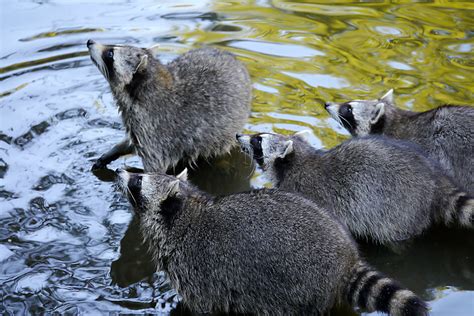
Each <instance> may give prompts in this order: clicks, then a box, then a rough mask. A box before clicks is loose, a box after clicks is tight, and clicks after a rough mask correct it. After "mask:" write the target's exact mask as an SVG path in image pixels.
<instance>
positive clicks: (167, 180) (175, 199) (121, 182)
mask: <svg viewBox="0 0 474 316" xmlns="http://www.w3.org/2000/svg"><path fill="white" fill-rule="evenodd" d="M187 172H188V170H187V169H184V171H183V172H181V173H180V174H179V175H178V176H176V177H174V176H170V175H166V174H159V173H150V174H139V173H130V172H128V171H125V170H122V169H118V170H117V171H116V174H117V180H116V181H117V185H118V187H119V188H120V190H121V191H122V192H123V193H124V194H125V195H126V196H127V198H128V200H129V201H130V204H132V206H133V208H134V210H135V213H137V214H139V215H142V216H152V217H156V215H161V216H162V218H164V219H166V218H169V217H172V216H174V215H175V214H176V213H177V212H178V211H179V210H180V208H181V206H182V202H183V197H182V188H183V187H184V186H186V185H187V177H188V173H187Z"/></svg>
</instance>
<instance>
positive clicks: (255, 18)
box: [178, 1, 474, 147]
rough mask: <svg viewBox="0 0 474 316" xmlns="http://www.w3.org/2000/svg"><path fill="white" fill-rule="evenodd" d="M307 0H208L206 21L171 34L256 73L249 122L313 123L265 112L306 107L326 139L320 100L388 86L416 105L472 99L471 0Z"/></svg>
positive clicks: (402, 102) (371, 94) (328, 142)
mask: <svg viewBox="0 0 474 316" xmlns="http://www.w3.org/2000/svg"><path fill="white" fill-rule="evenodd" d="M313 2H318V3H311V1H271V2H269V3H267V4H265V5H261V2H260V1H259V2H255V1H240V2H239V1H219V2H217V1H216V3H215V4H214V6H213V10H214V11H215V12H217V16H218V20H217V21H216V22H215V23H213V25H212V26H211V27H208V28H206V29H203V28H196V29H193V30H189V31H188V32H185V33H180V34H179V35H178V36H179V38H180V40H181V41H183V42H185V43H189V42H192V43H195V45H196V46H197V45H206V44H207V45H216V46H221V47H224V48H226V49H229V50H231V51H233V52H234V53H236V54H238V55H239V56H240V57H241V59H242V60H243V61H245V62H246V64H247V65H248V67H249V69H250V72H251V74H252V77H253V80H254V82H255V100H254V105H253V111H254V115H253V117H252V118H251V121H250V123H251V125H253V127H252V129H254V130H262V129H263V130H267V129H268V128H270V127H272V128H273V129H274V130H278V131H280V132H285V131H286V132H289V130H291V131H293V130H297V129H298V125H300V126H301V125H302V126H305V127H308V128H311V127H312V126H311V125H309V124H307V123H305V122H304V121H303V120H301V121H300V122H295V121H294V120H291V119H286V118H285V117H284V116H282V117H279V118H274V117H271V116H268V115H265V114H266V113H268V112H278V113H282V114H297V115H300V116H306V115H309V116H313V117H316V118H320V119H321V122H320V124H318V125H317V126H315V127H314V132H315V134H316V135H317V136H318V137H319V138H320V139H321V141H322V143H323V145H324V146H326V147H332V146H334V145H336V144H337V143H339V142H340V141H341V139H342V138H344V136H342V135H341V134H340V133H338V132H335V131H334V125H331V126H330V125H329V124H328V122H327V120H328V115H327V114H326V113H325V111H324V109H323V106H322V105H323V102H324V101H325V100H344V99H357V98H375V97H378V96H380V95H382V94H383V93H384V92H385V91H386V90H388V89H389V88H395V93H396V102H397V104H398V105H399V106H401V107H404V108H408V109H413V110H416V111H423V110H427V109H430V108H433V107H435V106H438V105H441V104H445V103H451V104H463V105H470V104H471V100H472V98H473V96H474V84H473V82H474V59H473V54H472V50H473V47H474V36H473V35H474V4H473V3H468V2H456V3H453V2H449V3H448V2H445V1H436V2H430V3H422V2H420V3H408V2H407V1H393V2H394V3H396V4H390V3H389V2H388V1H383V2H382V1H379V2H375V3H357V2H356V1H336V2H335V1H313ZM330 3H333V4H334V3H337V5H329V4H330ZM268 124H270V125H271V126H269V125H268ZM259 125H262V126H261V128H259ZM283 125H284V126H286V127H281V126H283Z"/></svg>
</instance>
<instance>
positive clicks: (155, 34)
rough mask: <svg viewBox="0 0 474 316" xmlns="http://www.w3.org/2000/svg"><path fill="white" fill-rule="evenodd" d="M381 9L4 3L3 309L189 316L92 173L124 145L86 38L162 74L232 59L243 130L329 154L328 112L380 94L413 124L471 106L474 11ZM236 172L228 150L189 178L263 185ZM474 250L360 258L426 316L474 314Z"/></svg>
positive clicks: (451, 244) (436, 241) (292, 4)
mask: <svg viewBox="0 0 474 316" xmlns="http://www.w3.org/2000/svg"><path fill="white" fill-rule="evenodd" d="M330 2H331V3H337V4H334V5H329V3H330ZM394 2H396V3H395V4H390V3H389V1H377V2H375V1H374V2H371V3H368V2H363V3H357V2H356V1H343V0H341V1H337V2H336V1H318V2H317V3H310V2H309V1H278V0H275V1H255V2H253V1H248V2H245V1H241V2H239V1H214V2H212V1H210V2H202V1H198V0H194V1H192V0H179V1H174V0H173V1H159V2H157V1H140V3H139V4H138V3H136V2H134V1H116V0H109V1H101V3H100V4H99V3H97V2H95V1H84V2H80V1H64V0H63V1H48V0H44V1H40V0H36V1H16V2H15V1H6V0H3V1H1V2H0V10H1V31H0V34H1V42H0V45H1V50H0V109H1V119H0V120H1V126H0V158H1V160H0V282H1V284H2V286H1V288H0V295H1V296H0V297H1V304H0V312H2V313H3V312H4V311H9V312H10V313H12V314H13V313H15V314H21V313H27V312H29V313H43V312H44V311H57V312H60V313H64V312H70V313H87V314H93V313H97V312H103V313H105V312H115V313H144V312H146V313H163V314H167V313H169V312H170V311H173V312H172V313H175V314H188V312H187V311H186V310H183V308H182V307H180V305H178V309H175V307H176V305H177V304H176V303H177V301H178V298H177V297H176V294H175V293H174V292H173V291H172V290H170V288H169V286H168V285H167V283H166V282H165V280H164V276H163V275H162V274H160V273H154V269H153V265H152V264H151V263H150V258H149V256H148V255H147V254H146V252H145V250H144V249H145V246H144V245H142V243H141V236H140V233H139V232H138V224H137V219H136V218H134V216H133V214H132V213H131V211H130V207H129V205H128V203H127V202H126V201H125V200H124V199H123V197H122V196H121V194H119V193H116V192H115V191H114V189H113V187H112V185H111V183H110V182H108V181H110V180H111V176H110V173H107V172H100V173H98V174H97V175H93V174H92V173H91V172H90V171H89V170H90V167H91V165H92V162H93V161H94V159H96V158H97V157H98V156H99V155H100V154H101V153H103V152H105V151H106V150H107V149H109V148H110V147H111V146H112V145H113V144H114V143H116V142H118V141H119V140H120V139H121V138H122V136H123V134H124V133H123V130H122V125H121V121H120V118H119V116H118V114H117V110H116V108H115V106H114V103H113V100H112V97H111V94H110V91H109V88H108V86H107V83H106V81H105V79H104V78H103V77H102V75H101V74H100V73H99V71H98V70H97V69H96V67H95V66H93V65H92V63H91V61H90V59H89V57H88V54H87V51H86V46H85V43H86V40H87V39H89V38H92V39H95V40H98V41H103V42H107V43H121V44H123V43H129V44H136V45H141V46H145V47H151V46H153V45H157V46H154V51H155V52H156V53H157V54H158V55H159V56H160V57H161V58H162V59H163V60H164V61H168V60H171V59H172V58H174V57H175V56H177V55H178V54H180V53H182V52H185V51H186V50H188V49H190V48H193V47H199V46H202V45H212V46H216V47H220V48H223V49H227V50H230V51H232V52H234V53H235V54H237V55H238V56H239V57H240V59H241V60H242V61H244V62H245V63H246V65H247V66H248V68H249V70H250V72H251V75H252V80H253V82H254V88H255V89H254V94H255V98H254V103H253V112H252V117H251V118H250V120H249V123H248V125H247V126H246V130H247V131H249V132H250V131H259V132H262V131H275V132H280V133H292V132H294V131H299V130H303V129H312V130H313V132H314V137H313V138H312V139H311V142H312V144H313V145H314V146H316V147H326V148H330V147H332V146H335V145H336V144H338V143H340V142H341V141H342V140H344V139H346V138H347V137H348V135H347V133H346V132H345V131H344V130H343V129H342V128H341V127H339V126H338V125H337V124H336V122H335V121H334V120H332V119H331V118H329V115H328V114H327V113H326V112H325V111H324V108H323V106H322V104H323V102H324V101H326V100H330V101H340V100H347V99H354V98H364V97H371V98H372V97H377V96H380V95H382V94H383V93H384V92H385V91H387V90H388V89H389V88H392V87H393V88H395V93H396V101H397V102H398V103H399V104H400V106H402V107H404V108H407V109H414V110H417V111H422V110H427V109H430V108H433V107H435V106H437V105H440V104H443V103H452V104H467V105H469V104H470V103H471V102H472V100H473V97H474V85H473V82H474V57H473V56H474V55H473V46H474V3H472V2H447V1H435V2H429V1H420V2H419V3H411V4H410V3H408V1H394ZM242 161H244V157H242V156H241V155H239V153H238V152H234V153H233V155H232V156H230V157H224V158H223V159H220V160H219V161H215V162H214V164H213V167H211V166H209V165H204V166H201V168H200V169H199V170H197V171H196V172H194V173H193V175H192V181H193V182H194V183H196V184H197V185H199V186H200V187H201V188H203V189H205V190H207V191H209V192H213V193H215V194H224V193H227V192H232V191H240V190H245V189H247V188H249V186H250V185H253V186H257V187H258V186H263V185H267V183H266V180H265V179H264V178H263V177H262V176H261V175H260V173H258V172H257V174H256V175H254V176H253V177H251V178H250V177H248V176H249V174H250V166H249V165H248V161H247V163H242ZM124 164H126V165H127V166H133V167H140V161H139V160H138V159H137V158H127V159H125V160H124V159H120V160H118V161H116V162H114V163H113V164H112V165H111V168H116V167H119V166H123V165H124ZM473 237H474V233H473V232H472V231H467V230H448V229H441V228H434V229H433V230H432V231H430V232H428V233H427V234H426V235H425V236H423V237H422V238H418V239H416V240H414V241H413V242H411V243H408V244H404V245H400V247H398V248H396V249H386V248H384V247H374V246H371V245H365V244H364V245H361V250H362V251H363V253H364V255H365V256H366V257H367V260H368V261H369V262H371V263H372V264H374V265H375V266H376V267H377V268H379V269H380V270H382V271H384V272H386V273H388V274H390V275H391V276H393V277H394V278H396V279H398V280H400V281H401V282H402V283H404V284H405V285H406V286H407V287H409V288H411V289H413V290H414V291H416V292H417V293H418V294H419V295H421V296H422V297H423V298H424V299H426V300H428V301H429V304H430V307H431V308H432V313H433V315H473V314H474V238H473ZM333 314H339V315H345V314H351V312H349V311H348V310H347V309H344V308H341V309H339V310H336V311H333Z"/></svg>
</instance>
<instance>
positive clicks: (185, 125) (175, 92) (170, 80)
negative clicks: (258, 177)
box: [87, 40, 252, 172]
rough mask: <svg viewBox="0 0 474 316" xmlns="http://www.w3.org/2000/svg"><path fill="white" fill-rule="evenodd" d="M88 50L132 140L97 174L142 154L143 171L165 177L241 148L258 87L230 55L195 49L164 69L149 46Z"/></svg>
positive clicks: (102, 162) (92, 46)
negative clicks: (238, 139) (113, 163)
mask: <svg viewBox="0 0 474 316" xmlns="http://www.w3.org/2000/svg"><path fill="white" fill-rule="evenodd" d="M87 47H88V49H89V53H90V56H91V58H92V61H93V62H94V64H95V65H96V66H97V67H98V68H99V70H100V71H101V72H102V74H103V75H104V77H105V78H106V79H107V81H108V82H109V84H110V87H111V90H112V94H113V96H114V98H115V100H116V102H117V106H118V109H119V111H120V112H121V116H122V120H123V123H124V125H125V128H126V131H127V134H128V136H127V137H126V138H125V139H124V141H122V142H121V143H119V144H118V145H116V146H115V147H113V148H112V149H111V150H110V151H108V152H107V153H105V154H104V155H102V156H101V157H100V158H99V159H98V161H97V162H96V163H95V164H94V166H93V169H97V168H104V167H105V166H106V165H107V164H109V163H110V162H111V161H113V160H115V159H117V158H119V157H120V156H122V155H126V154H130V153H137V154H138V155H139V156H140V157H141V159H142V161H143V165H144V169H145V171H148V172H152V171H166V170H167V169H169V168H171V167H174V166H175V165H176V164H177V163H178V162H185V163H186V162H187V163H191V162H194V161H195V160H196V159H197V158H198V157H199V158H208V157H212V156H219V155H221V154H224V153H227V152H229V150H230V148H231V147H232V146H233V145H235V140H234V136H235V133H237V132H239V131H240V130H241V129H242V128H243V126H244V124H245V123H246V120H247V118H248V116H249V113H250V103H251V99H252V85H251V80H250V76H249V74H248V71H247V69H246V68H245V66H244V65H243V64H242V63H241V62H239V61H238V60H237V59H236V58H235V57H234V56H233V55H232V54H231V53H229V52H224V51H221V50H217V49H212V48H202V49H195V50H191V51H189V52H187V53H185V54H183V55H181V56H180V57H178V58H177V59H175V60H174V61H172V62H171V63H169V64H166V65H164V64H162V63H161V62H160V61H159V60H158V59H155V58H154V57H153V55H152V52H151V51H150V50H148V49H144V48H137V47H132V46H125V45H102V44H99V43H96V42H94V41H92V40H89V41H87Z"/></svg>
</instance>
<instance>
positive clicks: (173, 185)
mask: <svg viewBox="0 0 474 316" xmlns="http://www.w3.org/2000/svg"><path fill="white" fill-rule="evenodd" d="M178 193H179V180H178V179H177V180H174V181H172V182H170V184H168V192H167V197H170V196H174V195H176V194H178Z"/></svg>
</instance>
